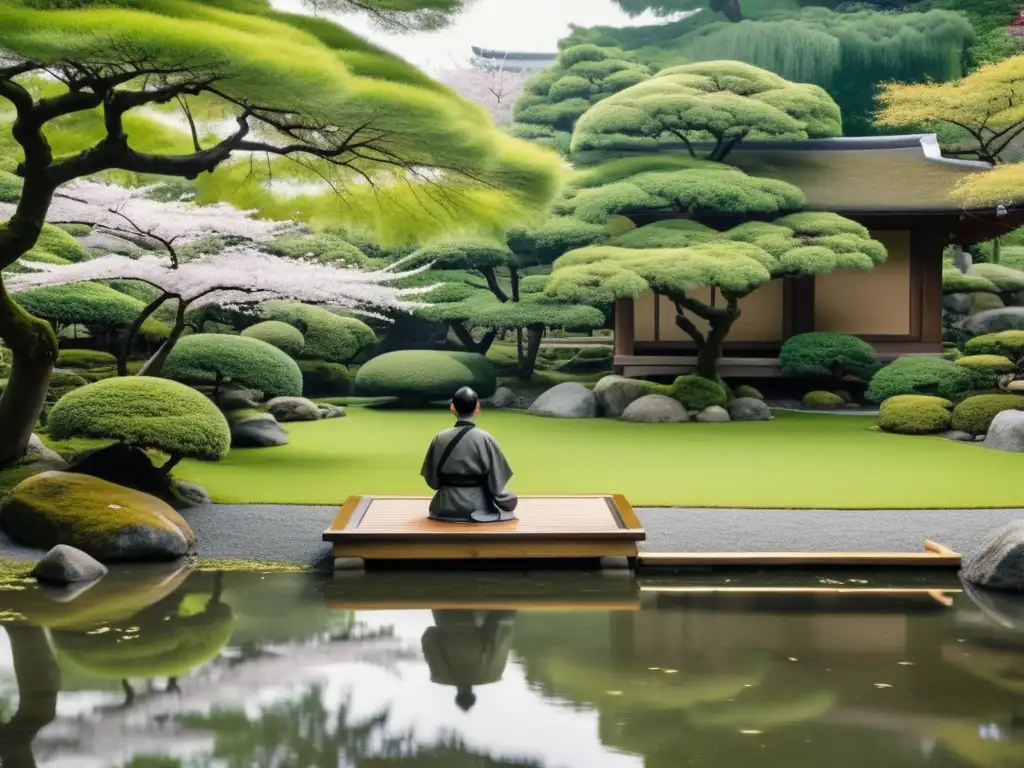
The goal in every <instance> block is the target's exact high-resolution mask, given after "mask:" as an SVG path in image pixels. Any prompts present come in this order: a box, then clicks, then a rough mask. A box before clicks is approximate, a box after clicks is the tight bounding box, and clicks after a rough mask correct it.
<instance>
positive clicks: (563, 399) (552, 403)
mask: <svg viewBox="0 0 1024 768" xmlns="http://www.w3.org/2000/svg"><path fill="white" fill-rule="evenodd" d="M527 413H530V414H533V415H534V416H549V417H552V418H559V419H592V418H594V417H595V416H597V398H596V397H594V393H593V392H591V391H590V390H589V389H587V388H586V387H584V386H583V385H582V384H577V383H576V382H574V381H567V382H565V383H563V384H557V385H555V386H554V387H552V388H551V389H549V390H548V391H547V392H545V393H544V394H542V395H541V396H540V397H538V398H537V399H536V400H535V401H534V402H533V405H531V406H530V408H529V410H527Z"/></svg>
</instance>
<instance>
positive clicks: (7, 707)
mask: <svg viewBox="0 0 1024 768" xmlns="http://www.w3.org/2000/svg"><path fill="white" fill-rule="evenodd" d="M802 578H803V579H804V580H803V582H799V579H798V580H797V581H796V582H793V583H788V584H774V585H772V586H773V587H774V589H773V590H772V591H767V590H765V589H764V587H765V582H764V580H763V579H761V581H760V582H759V584H761V587H760V589H759V590H758V591H748V590H742V589H737V587H736V583H735V582H729V583H726V582H725V581H723V580H722V579H718V580H715V579H711V578H710V577H709V578H708V579H705V581H704V583H703V584H702V583H701V582H700V581H699V580H695V579H690V580H688V581H687V582H680V581H671V580H642V581H640V582H636V581H631V580H629V579H608V578H604V579H602V578H601V577H599V576H589V575H570V574H564V575H549V576H528V577H527V576H507V575H503V576H500V575H495V574H491V575H486V574H483V575H474V576H466V575H444V574H430V575H410V574H398V575H396V574H391V575H380V576H375V575H373V574H370V575H368V576H366V577H364V578H362V579H358V580H347V581H338V582H332V581H330V580H324V579H321V578H319V577H314V576H310V575H304V574H266V575H260V574H246V573H224V574H214V573H186V572H179V571H177V570H174V569H171V570H166V569H165V570H149V569H147V570H146V571H143V572H131V573H121V574H119V573H117V572H115V573H112V574H111V575H110V576H109V577H107V578H106V579H104V580H102V581H100V582H99V583H97V584H96V585H94V586H92V587H90V588H89V589H87V590H85V591H82V592H80V593H79V594H76V595H73V596H71V599H67V598H68V596H67V595H60V594H57V593H54V592H51V591H45V590H42V589H40V588H38V587H35V586H29V587H28V588H27V589H25V590H24V591H22V592H13V593H3V594H0V609H2V610H3V611H4V613H3V616H5V617H6V619H5V621H4V629H5V630H6V636H7V641H8V642H7V646H6V647H3V643H0V721H2V723H3V724H2V725H0V765H3V766H4V768H7V767H8V766H15V767H16V768H30V767H31V766H36V765H39V766H46V767H48V768H57V767H58V766H59V767H60V768H63V767H64V766H75V768H90V766H97V767H99V766H111V767H112V768H113V767H117V768H121V767H122V766H135V767H137V768H145V767H146V766H148V767H149V768H172V767H178V766H188V767H189V768H191V767H193V766H195V767H196V768H198V767H199V766H203V767H204V768H205V767H207V766H214V765H216V766H228V767H230V768H235V767H237V768H242V767H243V766H245V767H248V766H261V767H263V766H267V767H268V768H270V767H277V766H280V768H306V767H308V768H313V767H314V766H315V767H317V768H319V767H320V766H339V767H340V766H354V767H355V768H386V767H390V766H398V765H410V766H427V767H432V766H435V765H436V766H438V768H440V767H441V766H453V767H454V768H460V767H461V766H467V767H469V766H472V767H473V768H478V767H479V768H484V767H486V768H515V767H517V766H524V767H525V766H536V767H537V768H576V766H580V768H605V766H614V767H615V768H619V767H620V766H622V767H623V768H625V766H640V765H643V766H646V767H647V768H661V767H662V766H665V767H666V768H668V766H672V767H673V768H675V766H679V765H692V766H700V767H702V768H726V767H728V768H732V767H733V766H735V765H764V766H769V767H770V768H789V766H792V765H828V766H830V768H831V767H835V768H845V767H846V766H850V767H851V768H852V767H853V766H858V767H859V766H863V765H865V764H869V763H871V762H874V763H875V764H877V765H878V766H881V767H883V768H910V767H911V766H914V767H917V766H929V767H930V768H935V767H936V766H937V767H938V768H968V767H973V766H977V767H978V768H1009V767H1010V766H1019V765H1021V764H1022V760H1021V755H1024V706H1022V697H1024V632H1022V631H1021V629H1022V622H1021V618H1022V617H1024V601H1022V600H1021V599H1019V598H1017V597H1013V596H1008V595H1001V594H991V593H987V592H979V591H977V590H974V589H971V588H962V587H961V585H960V584H959V583H958V582H955V581H950V580H948V579H945V580H940V581H935V580H934V579H932V580H930V581H920V580H919V581H920V583H904V584H902V585H898V584H894V583H889V582H884V580H881V581H880V580H879V578H878V577H875V578H873V579H870V580H869V579H851V578H849V576H837V577H835V578H828V577H822V576H817V577H802ZM868 581H871V582H872V583H868ZM798 582H799V583H798ZM897 587H898V589H896V588H897Z"/></svg>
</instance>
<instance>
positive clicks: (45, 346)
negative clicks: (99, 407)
mask: <svg viewBox="0 0 1024 768" xmlns="http://www.w3.org/2000/svg"><path fill="white" fill-rule="evenodd" d="M0 338H2V339H3V341H4V344H5V345H7V347H8V348H9V349H10V350H11V353H12V361H11V375H10V378H9V379H8V380H7V387H6V389H5V390H4V393H3V395H0V467H3V466H6V465H7V464H11V463H12V462H14V461H17V460H18V459H20V458H21V457H22V456H24V455H25V450H26V449H27V448H28V441H29V439H30V438H31V437H32V431H33V430H34V429H35V426H36V421H38V419H39V414H40V413H42V411H43V405H44V404H45V402H46V389H47V387H48V386H49V384H50V373H51V372H52V371H53V365H54V363H55V362H56V361H57V337H56V336H55V335H54V333H53V329H52V328H51V327H50V324H49V323H47V322H46V321H44V320H39V319H38V318H35V317H32V315H30V314H29V313H28V312H26V311H25V310H24V309H22V308H21V307H20V306H18V304H17V303H15V301H14V299H12V298H11V297H10V295H9V294H8V293H7V292H6V291H5V290H4V286H3V280H2V278H0Z"/></svg>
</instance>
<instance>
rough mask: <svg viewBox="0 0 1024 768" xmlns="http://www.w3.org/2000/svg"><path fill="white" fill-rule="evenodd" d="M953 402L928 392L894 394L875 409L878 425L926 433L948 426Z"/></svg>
mask: <svg viewBox="0 0 1024 768" xmlns="http://www.w3.org/2000/svg"><path fill="white" fill-rule="evenodd" d="M952 407H953V403H951V402H950V401H949V400H945V399H943V398H941V397H930V396H928V395H896V396H895V397H890V398H889V399H888V400H886V401H885V402H883V403H882V405H881V407H880V408H879V409H878V426H879V427H881V428H882V429H884V430H885V431H886V432H895V433H897V434H901V435H928V434H934V433H936V432H944V431H946V430H948V429H949V427H950V420H951V419H952V414H951V413H950V409H951V408H952Z"/></svg>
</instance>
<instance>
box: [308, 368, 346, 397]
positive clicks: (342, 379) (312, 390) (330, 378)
mask: <svg viewBox="0 0 1024 768" xmlns="http://www.w3.org/2000/svg"><path fill="white" fill-rule="evenodd" d="M298 364H299V370H300V371H302V396H303V397H348V396H349V395H351V394H352V391H353V379H354V376H353V375H352V373H351V372H349V370H348V368H346V367H345V366H344V365H341V364H340V363H328V362H326V361H324V360H299V361H298Z"/></svg>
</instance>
